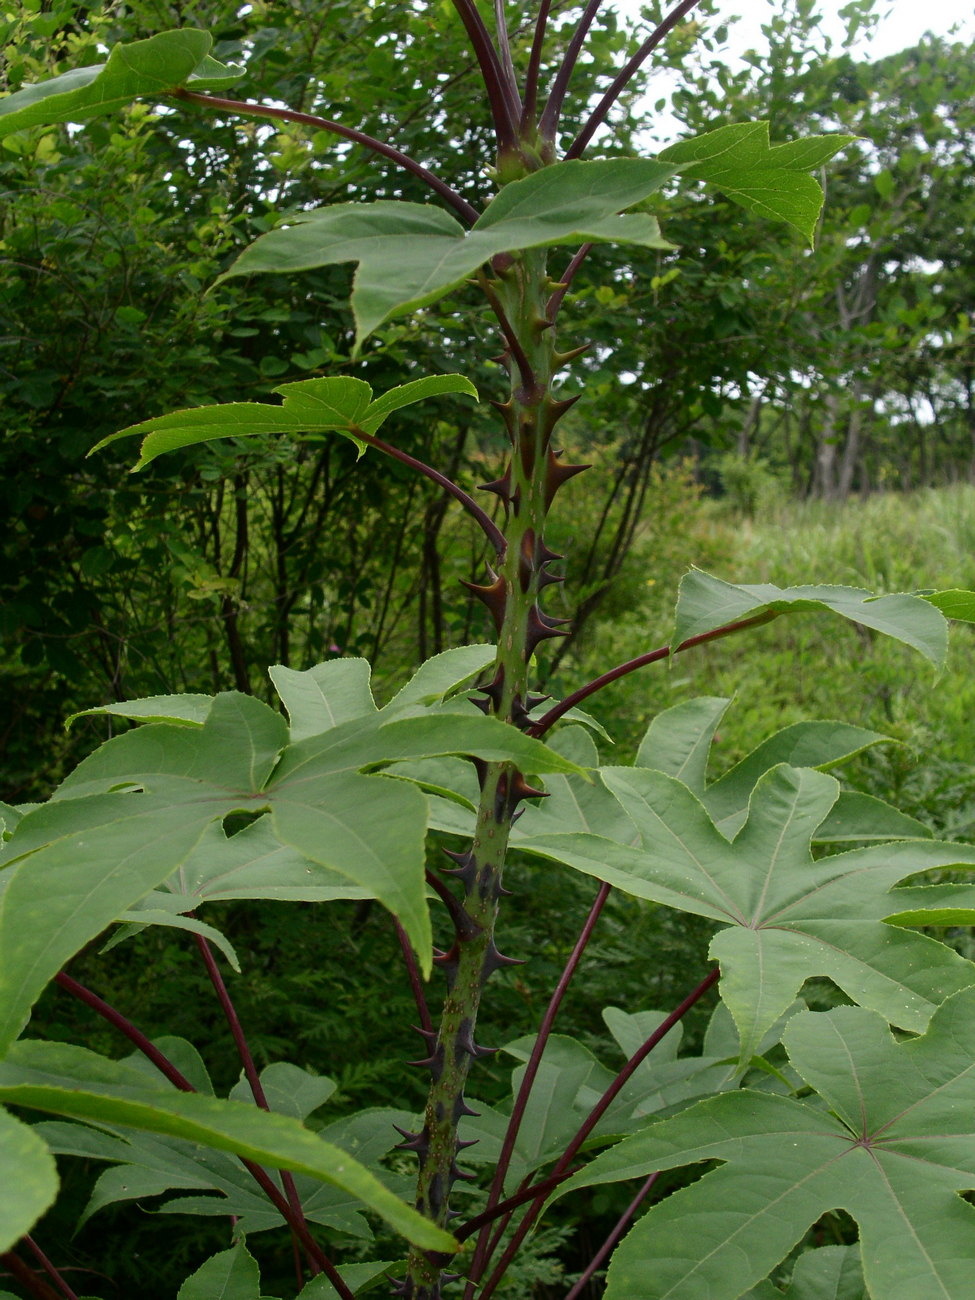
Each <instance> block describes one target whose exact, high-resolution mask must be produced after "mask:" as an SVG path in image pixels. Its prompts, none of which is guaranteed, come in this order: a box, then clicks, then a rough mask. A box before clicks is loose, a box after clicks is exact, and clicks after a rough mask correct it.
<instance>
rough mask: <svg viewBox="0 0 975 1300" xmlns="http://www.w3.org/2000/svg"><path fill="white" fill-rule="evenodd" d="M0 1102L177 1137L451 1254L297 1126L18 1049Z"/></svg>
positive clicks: (105, 1065)
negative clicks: (369, 1214) (313, 1187)
mask: <svg viewBox="0 0 975 1300" xmlns="http://www.w3.org/2000/svg"><path fill="white" fill-rule="evenodd" d="M0 1099H2V1100H5V1101H9V1102H12V1103H14V1104H16V1105H21V1106H30V1107H31V1108H33V1109H35V1110H43V1111H48V1112H53V1113H54V1114H58V1115H67V1116H72V1117H74V1118H77V1119H83V1120H89V1121H92V1122H93V1123H96V1124H100V1125H107V1126H109V1127H114V1126H116V1125H122V1126H125V1127H129V1128H135V1129H140V1130H144V1131H146V1132H149V1133H158V1134H162V1135H167V1136H169V1137H174V1138H180V1139H184V1140H185V1141H188V1142H190V1143H198V1144H200V1145H202V1146H205V1147H208V1148H212V1149H214V1150H216V1151H225V1152H231V1153H233V1154H235V1155H239V1156H242V1157H244V1158H245V1159H248V1160H256V1161H258V1162H259V1163H261V1164H265V1165H268V1166H269V1167H271V1168H273V1169H287V1170H290V1171H292V1172H293V1173H298V1174H303V1175H305V1176H307V1177H311V1178H314V1179H316V1180H318V1181H320V1182H325V1183H328V1184H331V1185H332V1186H333V1187H337V1188H339V1189H341V1190H342V1191H343V1192H346V1193H348V1194H349V1195H350V1196H352V1197H354V1198H355V1199H356V1200H357V1201H359V1202H360V1203H361V1204H362V1205H364V1206H366V1207H367V1208H369V1209H372V1210H374V1211H375V1212H376V1213H377V1214H379V1215H381V1216H382V1218H384V1219H385V1220H386V1221H387V1222H388V1223H389V1224H391V1226H392V1227H394V1228H395V1229H396V1230H397V1231H398V1232H400V1233H402V1235H403V1236H405V1237H406V1238H407V1240H409V1241H412V1242H414V1243H415V1244H416V1245H418V1246H422V1247H425V1248H427V1249H434V1250H441V1249H446V1250H450V1249H452V1243H451V1239H450V1237H449V1236H448V1235H447V1234H446V1233H445V1232H442V1231H441V1230H440V1229H439V1228H436V1227H435V1226H434V1225H433V1224H432V1223H431V1222H430V1221H429V1220H427V1219H424V1218H423V1217H422V1216H421V1215H419V1214H418V1213H417V1212H416V1211H415V1210H413V1209H411V1208H410V1207H409V1206H407V1205H405V1204H403V1202H402V1201H400V1200H399V1199H398V1198H397V1197H396V1196H394V1195H393V1193H392V1192H390V1191H389V1189H388V1188H387V1187H385V1186H384V1184H383V1183H381V1182H380V1181H379V1179H378V1178H377V1177H376V1176H375V1175H374V1174H373V1173H371V1172H370V1171H369V1170H368V1169H366V1168H365V1166H364V1165H362V1164H361V1163H360V1162H359V1161H358V1160H356V1159H354V1158H353V1157H352V1156H350V1155H349V1154H348V1152H347V1151H343V1150H342V1149H341V1147H338V1146H336V1145H334V1144H333V1143H331V1142H328V1141H326V1140H324V1139H323V1138H322V1137H320V1136H319V1135H318V1134H315V1133H311V1132H310V1131H309V1130H308V1129H306V1128H304V1127H303V1126H302V1125H301V1124H300V1123H298V1121H297V1120H294V1119H291V1118H290V1117H288V1116H285V1115H277V1114H273V1113H272V1114H269V1113H267V1112H265V1111H259V1110H257V1109H256V1108H255V1107H254V1106H248V1105H244V1104H243V1103H241V1102H235V1101H221V1100H218V1099H217V1098H215V1097H205V1096H200V1095H199V1094H196V1093H184V1092H178V1091H177V1090H176V1089H175V1088H171V1087H170V1088H169V1089H163V1088H160V1087H157V1088H156V1089H150V1088H147V1087H146V1080H145V1077H144V1075H142V1074H141V1072H140V1071H138V1070H133V1069H132V1068H131V1067H129V1066H127V1065H125V1064H124V1063H122V1062H119V1061H110V1060H108V1059H107V1058H106V1057H101V1056H97V1055H96V1054H95V1053H94V1052H89V1051H86V1050H85V1049H84V1048H80V1047H71V1046H68V1045H66V1044H63V1043H40V1042H28V1041H22V1042H19V1043H16V1044H14V1046H13V1047H12V1048H11V1049H10V1051H9V1053H8V1054H7V1056H6V1058H5V1059H4V1060H3V1061H2V1062H0ZM223 1212H224V1213H227V1212H228V1211H227V1210H226V1209H224V1211H223Z"/></svg>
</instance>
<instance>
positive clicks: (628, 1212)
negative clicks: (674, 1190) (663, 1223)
mask: <svg viewBox="0 0 975 1300" xmlns="http://www.w3.org/2000/svg"><path fill="white" fill-rule="evenodd" d="M659 1177H660V1173H659V1171H658V1172H655V1173H652V1174H651V1175H650V1177H649V1178H648V1179H647V1180H646V1182H645V1183H644V1184H643V1186H642V1187H641V1188H640V1190H639V1191H638V1192H637V1194H636V1196H634V1198H633V1200H632V1201H630V1203H629V1205H628V1206H627V1207H626V1209H625V1210H624V1211H623V1213H622V1214H621V1215H620V1217H619V1219H618V1220H617V1222H616V1226H615V1227H614V1228H613V1231H612V1232H611V1233H610V1234H609V1236H608V1237H607V1238H606V1240H605V1241H604V1242H603V1244H602V1245H601V1246H600V1247H599V1249H598V1250H597V1251H596V1253H595V1255H593V1257H592V1259H591V1260H590V1262H589V1264H588V1265H587V1266H586V1268H585V1270H584V1271H583V1273H582V1276H581V1277H580V1278H579V1279H578V1281H577V1282H576V1283H575V1285H574V1286H573V1287H572V1289H571V1291H568V1292H566V1296H565V1300H579V1297H580V1296H581V1295H582V1292H583V1288H584V1287H585V1286H586V1285H587V1283H588V1282H589V1279H590V1278H591V1277H592V1275H593V1274H594V1273H595V1272H596V1270H597V1269H598V1268H599V1267H600V1265H601V1264H602V1262H603V1260H604V1259H605V1258H606V1257H607V1255H609V1253H610V1251H611V1250H612V1249H613V1247H614V1246H615V1245H616V1243H617V1242H618V1241H619V1239H620V1237H622V1235H623V1233H624V1232H625V1231H626V1228H627V1226H628V1224H629V1222H630V1220H631V1219H632V1218H633V1216H634V1214H636V1212H637V1210H638V1209H639V1208H640V1206H641V1205H642V1204H643V1202H644V1201H645V1200H646V1198H647V1197H648V1196H649V1195H650V1189H651V1188H652V1187H653V1185H654V1183H655V1182H656V1181H657V1179H658V1178H659Z"/></svg>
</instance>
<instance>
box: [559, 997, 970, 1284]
mask: <svg viewBox="0 0 975 1300" xmlns="http://www.w3.org/2000/svg"><path fill="white" fill-rule="evenodd" d="M784 1043H785V1046H786V1049H787V1051H788V1053H789V1056H790V1058H791V1061H792V1065H793V1067H794V1068H795V1069H796V1070H797V1071H798V1073H799V1075H800V1076H801V1077H802V1079H803V1080H804V1081H805V1082H806V1083H807V1084H809V1085H810V1086H811V1087H813V1088H814V1089H816V1091H817V1092H818V1093H819V1094H820V1095H821V1097H822V1099H823V1101H824V1102H825V1106H826V1107H828V1109H826V1108H824V1107H823V1106H821V1105H812V1104H809V1103H807V1102H800V1101H795V1100H792V1099H789V1098H785V1097H776V1096H770V1095H765V1096H762V1095H759V1094H757V1093H753V1092H748V1091H740V1092H736V1093H725V1094H723V1095H720V1096H717V1097H713V1098H710V1099H708V1100H706V1101H703V1102H700V1103H698V1104H697V1105H696V1106H694V1107H692V1108H691V1109H690V1110H687V1111H685V1112H683V1113H682V1114H680V1115H677V1116H674V1117H672V1118H669V1119H664V1120H660V1121H658V1122H656V1123H653V1124H651V1125H650V1126H649V1127H648V1128H646V1129H645V1130H644V1132H642V1133H640V1134H638V1135H636V1136H634V1137H631V1138H628V1139H626V1140H625V1141H623V1142H621V1143H619V1145H618V1146H616V1147H614V1148H613V1149H612V1150H611V1151H608V1152H606V1153H604V1154H603V1155H601V1156H599V1157H598V1158H597V1159H596V1160H595V1161H593V1163H592V1164H591V1165H590V1166H589V1167H588V1168H587V1169H585V1170H583V1171H582V1172H581V1173H579V1174H577V1175H576V1176H575V1177H574V1178H573V1179H571V1180H570V1181H569V1183H568V1184H567V1185H566V1187H565V1188H563V1189H561V1191H562V1192H564V1191H567V1190H571V1189H572V1188H573V1187H591V1186H595V1185H598V1184H601V1183H606V1182H615V1181H618V1180H619V1179H622V1178H636V1177H643V1176H646V1174H648V1173H650V1172H651V1171H653V1170H658V1169H670V1168H676V1167H679V1166H681V1165H685V1164H689V1163H696V1162H699V1161H702V1160H715V1159H717V1160H720V1161H723V1162H725V1163H724V1164H723V1165H722V1166H721V1167H720V1168H719V1169H718V1170H716V1171H714V1172H711V1173H707V1174H705V1176H704V1177H703V1178H701V1179H700V1180H699V1181H697V1182H695V1183H693V1184H692V1185H691V1186H690V1187H685V1188H684V1189H682V1190H681V1191H679V1192H677V1193H676V1194H674V1195H672V1196H670V1197H668V1198H667V1199H666V1200H664V1201H663V1202H662V1203H660V1204H659V1205H656V1206H654V1207H653V1208H652V1209H651V1210H650V1211H649V1212H648V1213H647V1214H646V1215H644V1217H643V1218H642V1219H641V1220H640V1221H639V1222H638V1223H637V1224H636V1226H635V1227H634V1228H633V1229H632V1230H631V1231H630V1233H629V1234H628V1235H627V1237H626V1238H625V1239H624V1241H623V1243H622V1244H621V1245H620V1247H619V1249H618V1250H617V1252H616V1254H615V1255H614V1257H613V1261H612V1264H611V1265H610V1270H609V1275H608V1278H607V1287H606V1296H607V1300H663V1298H664V1297H667V1298H668V1300H677V1298H678V1297H679V1298H680V1300H736V1298H737V1297H739V1296H741V1294H742V1292H743V1291H747V1290H748V1288H749V1287H755V1286H756V1284H758V1283H759V1282H760V1280H761V1279H762V1278H764V1277H765V1276H766V1274H767V1273H768V1272H769V1271H770V1270H771V1269H772V1268H773V1267H774V1266H775V1265H776V1264H778V1262H779V1261H780V1260H781V1259H782V1258H783V1257H784V1256H785V1255H786V1254H788V1252H789V1251H790V1250H791V1249H792V1247H793V1245H794V1244H795V1243H796V1242H797V1241H798V1240H799V1239H800V1238H801V1237H802V1236H803V1234H804V1232H805V1230H806V1228H807V1227H808V1226H810V1225H812V1224H813V1223H814V1222H815V1221H816V1220H817V1219H819V1218H820V1217H821V1216H822V1215H823V1214H825V1213H828V1212H829V1211H831V1210H838V1209H844V1210H846V1211H848V1212H849V1213H850V1214H851V1215H852V1216H853V1217H854V1218H855V1219H856V1220H857V1222H858V1224H859V1227H860V1248H859V1253H860V1256H861V1258H862V1263H863V1275H864V1279H865V1282H866V1286H867V1290H868V1292H869V1294H870V1295H871V1296H872V1297H874V1300H929V1298H930V1297H931V1296H935V1295H937V1296H940V1297H943V1298H944V1300H965V1298H966V1297H967V1296H968V1295H969V1294H970V1290H971V1270H970V1266H969V1261H970V1260H971V1258H972V1254H973V1252H975V1209H973V1208H972V1206H971V1205H970V1204H968V1203H967V1202H966V1201H965V1200H963V1199H962V1196H961V1194H962V1193H965V1192H968V1193H970V1192H971V1190H972V1189H973V1188H975V1124H973V1121H972V1114H973V1110H975V1107H973V1103H975V1065H973V1060H975V989H971V988H970V989H967V990H965V991H963V992H959V993H957V994H955V995H954V996H952V997H951V998H949V999H948V1000H947V1001H946V1002H945V1003H944V1005H943V1006H941V1007H940V1008H939V1009H938V1010H937V1011H936V1012H935V1014H934V1016H933V1017H932V1020H931V1023H930V1026H929V1028H928V1030H927V1032H926V1033H925V1034H924V1035H923V1037H919V1038H915V1039H911V1040H909V1041H906V1042H900V1043H898V1042H895V1041H894V1038H893V1036H892V1035H891V1033H890V1030H889V1029H888V1027H887V1025H886V1024H885V1023H884V1021H883V1020H882V1019H881V1018H880V1017H879V1016H877V1015H875V1014H874V1013H872V1012H869V1011H865V1010H863V1009H861V1008H858V1007H839V1008H837V1009H836V1010H834V1011H830V1012H827V1013H814V1012H809V1011H805V1012H802V1013H800V1014H799V1015H797V1016H795V1017H793V1018H792V1020H791V1021H790V1023H789V1026H788V1028H787V1029H786V1032H785V1037H784ZM922 1167H923V1169H924V1174H925V1176H924V1177H923V1178H921V1177H919V1176H918V1172H917V1171H918V1169H920V1168H922ZM560 1194H561V1192H560ZM892 1243H893V1244H892ZM815 1254H819V1252H815ZM832 1272H833V1274H834V1282H835V1283H836V1287H835V1290H834V1292H833V1293H832V1294H835V1295H853V1296H855V1295H856V1291H855V1290H852V1291H851V1290H850V1289H849V1287H844V1289H843V1290H840V1289H839V1282H840V1281H841V1280H842V1278H843V1274H844V1272H845V1273H846V1274H847V1276H848V1279H849V1270H848V1268H847V1267H846V1265H845V1263H844V1264H843V1267H842V1268H841V1269H840V1270H839V1271H838V1272H837V1270H832ZM796 1273H797V1277H798V1276H799V1269H798V1267H797V1270H796ZM799 1280H802V1279H801V1278H799ZM794 1288H795V1289H794V1291H789V1292H788V1294H789V1295H790V1296H791V1295H793V1294H796V1295H809V1296H816V1295H830V1294H831V1293H830V1292H829V1291H828V1290H826V1291H823V1290H818V1291H817V1290H813V1289H811V1288H809V1289H801V1288H800V1287H799V1286H798V1285H796V1279H794ZM769 1294H770V1293H769V1290H768V1288H767V1287H766V1288H764V1289H761V1288H760V1289H759V1290H758V1291H757V1292H756V1295H757V1296H759V1297H761V1300H766V1297H768V1296H769Z"/></svg>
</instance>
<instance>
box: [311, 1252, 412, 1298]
mask: <svg viewBox="0 0 975 1300" xmlns="http://www.w3.org/2000/svg"><path fill="white" fill-rule="evenodd" d="M402 1268H403V1265H402V1263H401V1262H400V1261H398V1260H381V1259H377V1260H373V1261H372V1262H371V1263H368V1264H365V1263H364V1264H340V1265H339V1267H338V1272H339V1276H340V1277H341V1278H342V1281H343V1282H344V1283H345V1285H346V1286H347V1287H348V1288H349V1290H350V1291H351V1292H352V1294H353V1295H358V1294H359V1293H360V1292H362V1291H366V1290H368V1289H369V1287H370V1286H372V1284H373V1283H375V1282H381V1281H384V1280H385V1279H387V1277H389V1276H396V1275H398V1273H399V1272H401V1271H402ZM298 1300H339V1293H338V1292H337V1291H336V1289H335V1287H334V1286H332V1284H331V1282H330V1281H329V1280H328V1278H327V1277H326V1276H325V1274H324V1273H319V1275H318V1277H313V1278H312V1280H311V1281H310V1282H309V1283H308V1285H307V1286H306V1287H304V1288H303V1289H302V1291H301V1292H300V1293H299V1296H298Z"/></svg>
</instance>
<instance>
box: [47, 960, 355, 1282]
mask: <svg viewBox="0 0 975 1300" xmlns="http://www.w3.org/2000/svg"><path fill="white" fill-rule="evenodd" d="M55 980H56V982H57V983H58V984H60V986H61V987H62V988H63V989H64V990H65V991H66V992H68V993H71V994H72V995H73V996H74V997H76V998H78V999H79V1000H80V1001H82V1002H84V1003H85V1005H86V1006H89V1007H91V1008H92V1010H93V1011H97V1012H98V1014H99V1015H100V1016H102V1017H103V1018H104V1019H105V1020H107V1021H108V1023H109V1024H110V1025H112V1026H113V1027H114V1028H115V1029H117V1030H118V1031H119V1032H120V1033H122V1034H124V1035H125V1037H126V1038H127V1039H128V1040H129V1042H130V1043H132V1045H133V1046H134V1047H137V1048H138V1049H139V1051H140V1052H142V1054H143V1055H144V1056H145V1057H146V1058H147V1060H150V1061H151V1062H152V1064H153V1065H154V1066H155V1067H156V1069H157V1070H158V1071H159V1072H160V1074H162V1075H163V1076H164V1077H165V1078H167V1079H168V1080H169V1082H170V1083H171V1084H173V1086H174V1087H176V1088H179V1090H180V1091H181V1092H196V1089H195V1088H194V1087H193V1085H192V1083H190V1081H189V1079H187V1077H186V1075H185V1074H183V1072H182V1071H181V1070H179V1069H178V1068H177V1067H176V1066H175V1065H174V1064H173V1062H172V1061H171V1060H170V1059H169V1057H168V1056H165V1055H164V1054H163V1053H162V1052H160V1050H159V1049H158V1047H155V1046H154V1045H153V1044H152V1043H151V1042H150V1041H149V1039H148V1038H147V1037H146V1035H145V1034H144V1033H143V1032H142V1030H141V1029H138V1028H137V1027H136V1026H135V1025H134V1024H133V1023H132V1021H131V1020H129V1019H127V1017H125V1016H123V1015H122V1013H121V1012H120V1011H118V1010H116V1008H115V1007H113V1006H112V1005H111V1004H110V1003H108V1002H106V1001H105V999H104V998H100V997H99V996H98V994H97V993H93V992H92V990H91V989H89V988H86V987H85V986H84V985H83V984H79V983H78V981H77V980H76V979H73V978H72V976H70V975H67V974H66V973H65V972H64V971H61V972H60V973H59V974H58V975H56V976H55ZM238 1159H239V1160H240V1162H241V1164H242V1165H243V1166H244V1168H245V1169H246V1170H247V1172H248V1173H249V1174H250V1175H251V1177H252V1178H253V1179H254V1181H255V1182H256V1183H257V1184H258V1186H259V1187H260V1188H261V1190H262V1191H263V1192H264V1194H265V1196H267V1198H268V1200H269V1201H270V1202H271V1203H272V1205H273V1206H274V1208H275V1209H276V1210H277V1211H278V1213H279V1214H280V1215H281V1217H282V1218H283V1219H284V1221H285V1223H287V1225H288V1227H289V1228H290V1229H291V1230H292V1232H294V1233H295V1234H296V1236H297V1237H298V1239H299V1240H300V1242H301V1244H302V1246H303V1247H304V1249H305V1253H306V1254H307V1256H308V1259H309V1262H310V1263H311V1264H312V1265H313V1266H316V1267H317V1268H318V1269H319V1270H320V1271H321V1272H323V1273H324V1274H325V1275H326V1276H327V1277H328V1280H329V1281H330V1282H331V1284H332V1286H333V1287H334V1288H335V1290H336V1291H337V1292H338V1293H339V1296H340V1297H341V1300H355V1297H354V1296H353V1294H352V1292H351V1291H350V1290H349V1288H348V1286H347V1285H346V1284H345V1282H344V1281H343V1279H342V1275H341V1273H339V1271H338V1270H337V1269H336V1267H335V1265H334V1264H333V1263H332V1261H331V1260H330V1259H329V1258H328V1256H327V1255H326V1254H325V1253H324V1251H323V1250H322V1248H321V1246H319V1244H318V1242H317V1241H316V1240H315V1238H314V1237H313V1236H312V1235H311V1233H310V1232H309V1231H308V1225H307V1224H306V1223H305V1221H304V1218H303V1217H302V1218H298V1217H296V1216H295V1214H294V1211H293V1210H292V1208H291V1206H290V1205H289V1204H288V1202H287V1200H286V1199H285V1198H284V1196H282V1194H281V1191H280V1189H279V1188H277V1187H275V1185H274V1182H273V1180H272V1178H271V1176H270V1175H269V1174H268V1172H267V1170H265V1169H262V1168H261V1166H260V1165H259V1164H256V1163H255V1162H254V1161H253V1160H246V1159H245V1158H244V1157H243V1156H238Z"/></svg>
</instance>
